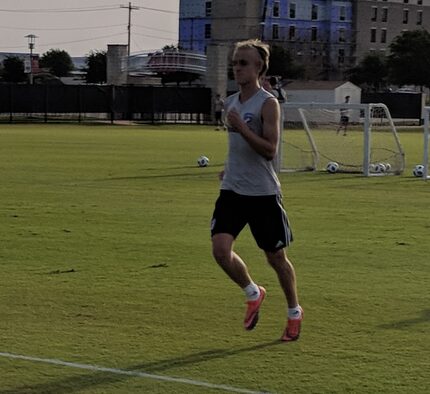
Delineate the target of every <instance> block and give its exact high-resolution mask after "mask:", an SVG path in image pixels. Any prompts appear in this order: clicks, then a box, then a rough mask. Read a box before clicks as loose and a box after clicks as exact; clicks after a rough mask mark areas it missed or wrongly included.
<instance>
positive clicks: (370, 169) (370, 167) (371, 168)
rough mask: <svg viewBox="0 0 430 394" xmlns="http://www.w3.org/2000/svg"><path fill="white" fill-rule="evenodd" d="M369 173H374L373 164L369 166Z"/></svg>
mask: <svg viewBox="0 0 430 394" xmlns="http://www.w3.org/2000/svg"><path fill="white" fill-rule="evenodd" d="M369 171H370V172H375V165H374V164H373V163H371V164H369Z"/></svg>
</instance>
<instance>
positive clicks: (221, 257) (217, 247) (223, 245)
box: [212, 234, 233, 264]
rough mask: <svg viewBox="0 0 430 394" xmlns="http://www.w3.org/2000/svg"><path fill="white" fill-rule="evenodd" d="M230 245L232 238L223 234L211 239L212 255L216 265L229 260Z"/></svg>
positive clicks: (230, 253)
mask: <svg viewBox="0 0 430 394" xmlns="http://www.w3.org/2000/svg"><path fill="white" fill-rule="evenodd" d="M232 243H233V241H232V237H230V236H225V235H224V234H219V235H217V234H216V235H214V236H213V237H212V254H213V256H214V258H215V260H216V261H217V263H218V264H225V263H228V262H229V261H230V260H231V255H232Z"/></svg>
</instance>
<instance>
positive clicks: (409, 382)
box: [0, 125, 430, 394]
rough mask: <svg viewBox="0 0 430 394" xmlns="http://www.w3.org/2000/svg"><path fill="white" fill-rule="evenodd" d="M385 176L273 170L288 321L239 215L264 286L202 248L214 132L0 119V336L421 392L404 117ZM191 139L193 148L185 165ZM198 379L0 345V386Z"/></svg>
mask: <svg viewBox="0 0 430 394" xmlns="http://www.w3.org/2000/svg"><path fill="white" fill-rule="evenodd" d="M401 142H402V144H403V146H404V148H405V151H406V158H407V166H408V167H407V170H406V172H405V174H404V175H403V176H399V177H395V176H389V177H377V178H369V179H366V178H364V177H361V176H358V175H346V174H342V175H340V174H337V175H328V174H324V173H318V174H310V173H306V174H303V173H302V174H283V175H281V181H282V183H283V191H284V202H285V205H286V208H287V210H288V212H289V216H290V220H291V222H292V226H293V231H294V234H295V242H294V243H293V245H292V247H291V249H290V251H289V255H290V257H291V259H292V261H293V262H294V264H295V267H296V271H297V276H298V285H299V292H300V297H301V304H302V305H303V307H304V309H305V314H306V315H305V321H304V324H303V332H302V337H301V339H300V341H298V342H296V343H290V344H282V343H279V342H278V341H277V339H278V338H279V337H280V335H281V332H282V329H283V326H284V323H285V302H284V299H283V296H282V293H281V291H280V288H279V286H278V284H277V280H276V277H275V275H274V272H273V271H272V270H271V268H270V267H268V265H267V264H266V263H265V262H264V259H263V256H262V254H261V252H260V251H259V250H258V249H257V247H256V246H255V244H254V242H253V240H252V238H251V236H250V234H249V231H248V230H246V231H245V232H244V233H243V234H241V236H240V237H239V239H238V242H237V244H236V247H237V251H238V252H239V253H240V254H241V255H242V257H243V258H244V259H245V260H246V261H247V262H248V263H249V267H250V271H251V274H252V275H253V276H254V278H255V280H256V281H257V282H258V283H260V284H262V285H264V286H265V287H266V288H267V290H268V297H267V301H266V302H265V305H264V308H263V310H262V313H261V314H262V315H261V321H260V323H259V326H258V327H257V329H256V330H255V331H253V332H245V331H244V330H243V329H242V318H243V312H244V298H243V295H242V293H241V291H240V289H237V288H236V287H235V286H234V285H233V284H232V283H231V282H229V280H228V279H227V278H226V277H225V274H224V273H223V272H222V271H221V270H220V269H219V268H218V267H217V266H216V264H215V263H214V262H213V259H212V257H211V250H210V249H211V248H210V237H209V222H210V217H211V214H212V209H213V204H214V200H215V199H216V197H217V194H218V187H219V184H218V180H217V173H218V172H219V171H220V169H221V168H222V163H223V161H224V156H225V152H226V135H225V133H223V132H215V131H213V130H212V128H207V127H196V126H194V127H193V126H170V127H168V126H163V127H161V126H159V127H156V126H155V127H150V126H136V127H134V126H128V127H121V126H77V125H9V126H5V125H3V126H1V129H0V157H1V162H0V179H1V186H0V201H1V205H0V242H1V248H0V267H1V276H0V301H1V302H0V352H8V353H13V354H20V355H27V356H33V357H41V358H55V359H59V360H64V361H69V362H75V363H83V364H92V365H99V366H104V367H112V368H119V369H127V370H137V371H143V372H148V373H151V374H155V375H165V376H171V377H181V378H188V379H193V380H197V381H203V382H210V383H213V384H224V385H229V386H232V387H235V388H242V389H249V390H255V391H259V390H261V391H270V392H277V393H344V392H350V393H374V392H384V393H427V392H428V389H429V387H430V372H429V371H430V354H429V346H430V336H429V329H430V306H429V305H430V295H429V283H430V274H429V272H430V258H429V251H428V240H429V234H430V215H429V201H430V200H429V198H430V182H427V183H426V182H423V181H421V180H418V179H415V178H413V177H412V176H411V175H410V174H411V169H412V167H413V165H415V164H417V163H419V162H420V161H421V160H420V159H421V156H422V133H419V132H408V133H402V134H401ZM201 154H205V155H207V156H208V157H209V158H210V159H211V165H210V166H209V167H208V168H203V169H202V168H197V166H196V165H195V161H196V159H197V157H198V156H200V155H201ZM143 392H148V393H210V392H220V390H211V389H208V388H202V387H194V386H191V385H187V384H181V383H167V382H159V381H155V380H151V379H144V378H139V377H128V376H120V375H115V374H111V373H106V372H91V371H85V370H79V369H73V368H69V367H64V366H53V365H47V364H40V363H35V362H30V361H24V360H12V359H8V358H4V357H0V394H6V393H7V394H11V393H52V394H54V393H55V394H62V393H108V394H110V393H115V394H116V393H124V394H125V393H127V394H128V393H143Z"/></svg>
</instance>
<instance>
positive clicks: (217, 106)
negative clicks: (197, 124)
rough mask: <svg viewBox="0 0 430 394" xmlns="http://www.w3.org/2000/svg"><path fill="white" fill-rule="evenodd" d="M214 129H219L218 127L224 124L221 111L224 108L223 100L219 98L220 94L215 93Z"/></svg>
mask: <svg viewBox="0 0 430 394" xmlns="http://www.w3.org/2000/svg"><path fill="white" fill-rule="evenodd" d="M214 105H215V125H216V128H215V130H219V129H220V127H223V126H224V124H223V122H222V111H223V110H224V100H223V99H222V98H221V95H219V94H217V95H216V96H215V103H214Z"/></svg>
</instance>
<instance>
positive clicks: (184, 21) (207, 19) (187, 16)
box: [179, 0, 212, 53]
mask: <svg viewBox="0 0 430 394" xmlns="http://www.w3.org/2000/svg"><path fill="white" fill-rule="evenodd" d="M179 15H180V16H179V18H180V27H179V46H180V47H181V48H183V49H187V50H191V51H196V52H199V53H206V50H207V46H208V44H209V43H210V40H211V16H212V1H202V0H187V1H183V0H181V1H180V3H179Z"/></svg>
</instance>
